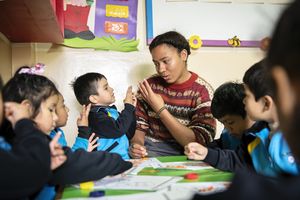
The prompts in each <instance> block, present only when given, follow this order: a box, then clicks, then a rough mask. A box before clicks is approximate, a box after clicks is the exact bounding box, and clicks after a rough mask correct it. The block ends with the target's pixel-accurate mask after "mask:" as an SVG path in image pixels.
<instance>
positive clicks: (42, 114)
mask: <svg viewBox="0 0 300 200" xmlns="http://www.w3.org/2000/svg"><path fill="white" fill-rule="evenodd" d="M57 102H58V96H57V95H52V96H50V97H49V98H48V99H46V101H43V102H42V103H41V106H40V109H39V113H38V114H37V116H36V117H35V118H34V119H33V120H34V121H35V123H36V124H37V126H38V128H39V129H40V130H41V131H42V132H44V133H46V134H49V133H50V132H51V131H52V130H53V129H54V128H55V127H56V121H57V120H58V117H57V114H56V111H55V109H56V104H57Z"/></svg>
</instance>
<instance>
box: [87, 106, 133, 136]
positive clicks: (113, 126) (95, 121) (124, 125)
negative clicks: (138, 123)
mask: <svg viewBox="0 0 300 200" xmlns="http://www.w3.org/2000/svg"><path fill="white" fill-rule="evenodd" d="M134 111H135V107H134V106H133V105H131V104H127V103H126V104H125V108H124V109H123V110H122V112H121V113H120V115H119V117H118V119H117V120H114V119H113V118H111V117H108V116H107V114H105V113H103V112H94V113H90V115H89V126H90V127H91V128H92V132H94V133H96V134H97V135H99V136H100V137H104V138H119V137H121V136H122V135H124V134H125V133H127V131H128V130H129V128H130V126H131V123H132V121H133V120H134Z"/></svg>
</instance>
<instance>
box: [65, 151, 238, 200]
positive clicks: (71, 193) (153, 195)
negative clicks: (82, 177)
mask: <svg viewBox="0 0 300 200" xmlns="http://www.w3.org/2000/svg"><path fill="white" fill-rule="evenodd" d="M157 159H158V160H159V161H160V162H162V163H167V162H189V160H188V159H187V157H186V156H164V157H157ZM190 172H193V173H197V174H198V175H199V178H198V179H196V180H187V179H182V180H181V181H179V182H178V183H176V185H175V186H174V188H172V189H170V188H168V189H167V190H166V191H165V193H164V194H162V193H161V192H160V193H158V192H149V191H141V190H111V189H106V190H105V196H106V197H107V199H110V198H108V197H115V198H116V199H118V198H117V197H118V196H119V195H130V194H131V195H132V196H128V197H130V198H128V199H135V197H136V199H141V198H143V200H146V199H147V196H149V199H163V198H160V197H159V195H160V196H163V195H165V196H166V194H167V195H169V194H171V193H172V192H173V193H174V194H172V195H173V196H172V195H171V197H170V196H169V197H167V198H164V199H180V195H181V196H182V198H183V199H184V198H185V197H187V196H188V195H192V193H191V191H190V190H189V189H187V188H191V186H192V187H194V188H193V190H194V189H195V188H197V187H198V188H201V187H202V186H201V185H202V184H204V185H205V183H219V182H224V183H230V181H231V179H232V177H233V174H232V173H229V172H224V171H220V170H218V169H215V168H210V169H201V170H193V171H191V170H186V169H165V168H156V169H155V168H153V167H146V168H143V170H141V171H140V172H139V173H138V176H144V175H151V176H181V177H184V175H185V174H187V173H190ZM172 187H173V185H172ZM208 189H209V187H208ZM204 190H206V189H204ZM90 192H91V190H81V189H79V188H76V187H74V186H67V187H65V188H64V189H63V191H62V193H61V198H62V199H69V198H87V197H88V196H89V194H90ZM185 192H187V193H186V194H184V193H185ZM188 192H189V193H190V194H188ZM204 192H207V191H204ZM133 194H135V195H133ZM177 197H178V198H177ZM124 198H125V196H124ZM126 199H127V198H126Z"/></svg>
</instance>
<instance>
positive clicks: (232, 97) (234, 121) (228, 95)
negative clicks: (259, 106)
mask: <svg viewBox="0 0 300 200" xmlns="http://www.w3.org/2000/svg"><path fill="white" fill-rule="evenodd" d="M244 97H245V91H244V86H243V84H242V83H234V82H227V83H224V84H222V85H221V86H219V87H218V88H217V89H216V91H215V92H214V97H213V99H212V102H211V112H212V114H213V116H214V117H215V118H216V119H218V120H219V121H220V122H221V123H222V124H223V125H224V129H223V131H222V133H221V136H220V139H218V140H214V141H213V142H212V143H211V144H209V147H214V146H217V147H220V148H221V149H231V150H235V149H236V148H237V147H238V146H239V145H240V143H241V138H242V134H243V133H244V132H245V131H246V130H247V129H249V128H250V127H251V126H252V125H253V124H254V123H255V122H254V121H253V120H251V119H250V118H249V116H248V115H247V113H246V111H245V105H244V103H243V100H244Z"/></svg>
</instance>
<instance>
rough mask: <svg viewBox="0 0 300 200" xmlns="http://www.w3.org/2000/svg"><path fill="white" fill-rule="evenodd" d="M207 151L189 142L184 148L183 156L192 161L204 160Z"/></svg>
mask: <svg viewBox="0 0 300 200" xmlns="http://www.w3.org/2000/svg"><path fill="white" fill-rule="evenodd" d="M207 153H208V150H207V148H206V147H205V146H202V145H201V144H199V143H197V142H191V143H189V144H187V145H186V146H185V147H184V154H185V155H187V157H188V158H189V159H192V160H204V159H205V158H206V156H207Z"/></svg>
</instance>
